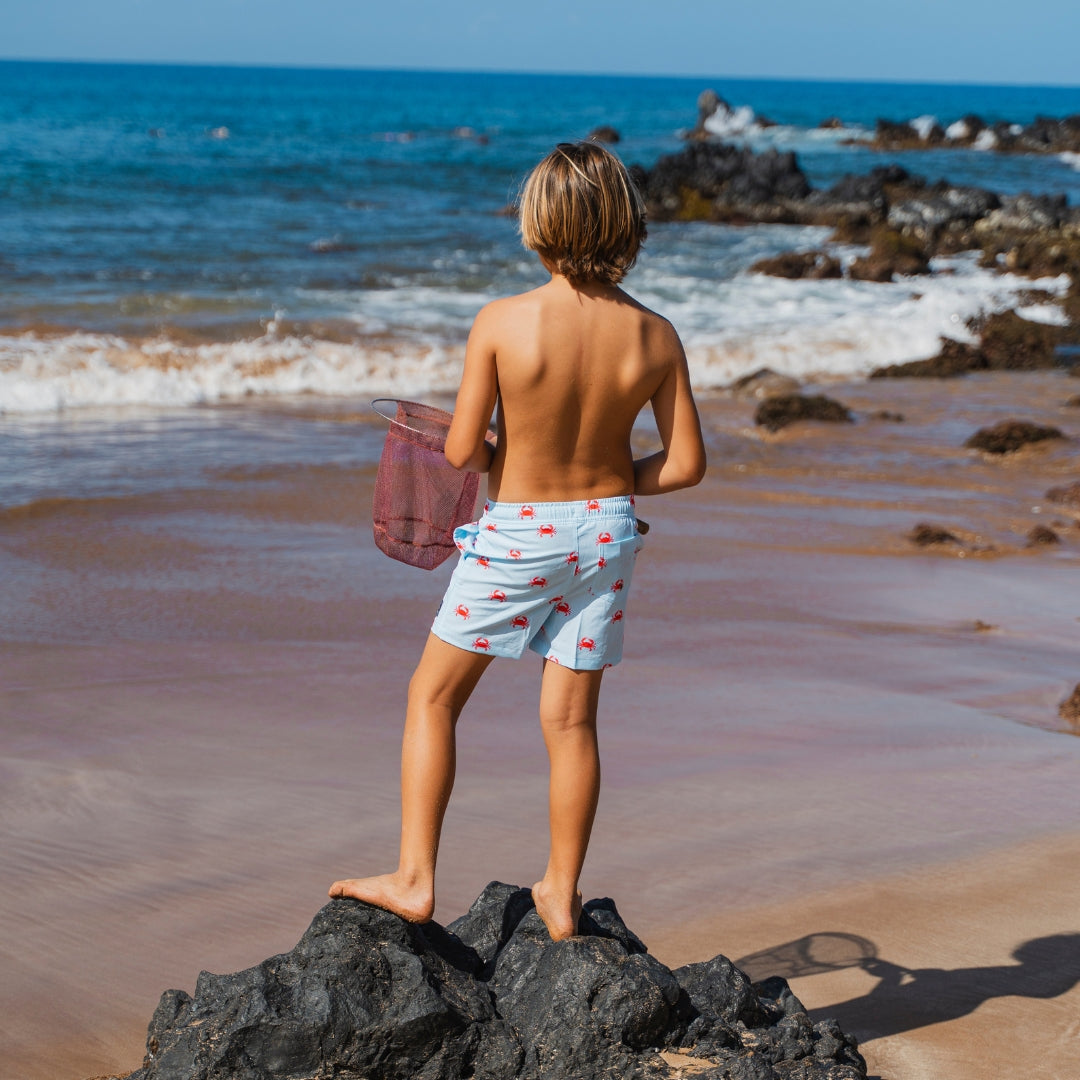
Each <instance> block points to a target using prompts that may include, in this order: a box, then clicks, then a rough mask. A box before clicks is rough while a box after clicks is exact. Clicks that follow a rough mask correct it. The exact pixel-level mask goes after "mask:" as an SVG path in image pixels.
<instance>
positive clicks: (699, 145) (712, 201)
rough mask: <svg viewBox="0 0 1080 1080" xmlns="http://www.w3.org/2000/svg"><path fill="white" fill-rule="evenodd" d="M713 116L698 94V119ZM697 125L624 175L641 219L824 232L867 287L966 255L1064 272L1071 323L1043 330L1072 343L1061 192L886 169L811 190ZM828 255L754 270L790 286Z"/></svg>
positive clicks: (1071, 246)
mask: <svg viewBox="0 0 1080 1080" xmlns="http://www.w3.org/2000/svg"><path fill="white" fill-rule="evenodd" d="M712 107H713V103H712V100H711V99H709V100H705V99H704V96H703V102H702V106H701V108H702V116H704V115H705V112H706V110H707V109H708V108H712ZM709 115H714V114H712V113H710V114H709ZM699 119H700V118H699ZM1061 123H1062V124H1065V123H1066V122H1065V121H1062V122H1061ZM703 124H704V121H703V120H701V121H700V122H699V128H698V129H695V130H696V133H697V136H698V137H697V138H696V139H695V140H694V141H692V142H690V143H689V144H688V145H687V146H685V147H684V148H683V149H682V150H681V151H680V152H679V153H676V154H668V155H665V156H664V157H661V158H660V159H659V160H658V161H657V162H656V164H655V165H654V166H653V167H652V168H651V169H646V168H643V167H642V166H640V165H635V166H632V168H631V170H630V171H631V175H632V176H633V178H634V182H635V183H636V184H637V186H638V188H639V189H640V190H641V192H642V194H643V196H644V198H645V201H646V203H647V206H648V211H649V216H650V219H651V220H652V221H657V222H661V221H713V222H719V223H728V224H750V223H761V224H795V225H825V226H830V227H832V228H833V230H834V233H833V239H834V240H836V241H840V242H845V243H855V244H871V245H872V246H873V250H872V251H871V252H870V254H869V255H867V256H865V257H863V258H860V259H857V260H856V261H855V263H854V264H853V265H852V267H851V268H850V270H849V273H850V274H851V276H853V277H857V278H861V279H863V280H869V281H888V280H892V279H893V278H894V277H895V276H896V275H898V274H900V275H909V274H915V273H926V272H929V271H930V269H931V267H930V264H929V260H930V259H931V258H932V257H933V256H935V255H954V254H956V253H958V252H961V251H971V250H979V251H981V252H982V254H981V259H980V261H981V263H982V265H983V266H986V267H990V268H996V269H1001V270H1008V271H1010V272H1014V273H1018V274H1024V275H1026V276H1028V277H1032V278H1041V277H1052V276H1057V275H1061V274H1064V275H1068V276H1069V277H1070V278H1071V288H1070V289H1069V292H1068V294H1067V295H1066V296H1065V297H1064V298H1063V299H1062V300H1061V301H1060V306H1061V309H1062V311H1063V313H1064V315H1065V316H1066V318H1067V319H1068V320H1069V323H1070V326H1069V327H1064V328H1061V327H1049V328H1045V329H1044V333H1048V334H1052V335H1055V340H1056V341H1057V342H1058V343H1070V342H1071V343H1073V344H1080V207H1070V206H1069V205H1068V203H1067V200H1066V199H1065V196H1064V195H1038V196H1036V195H1029V194H1019V195H1010V196H1000V195H998V194H997V193H995V192H993V191H988V190H986V189H984V188H978V187H970V186H958V185H954V184H950V183H948V182H947V181H944V180H941V181H938V182H936V183H930V182H928V181H927V180H926V179H925V178H923V177H920V176H916V175H914V174H912V173H910V172H908V170H907V169H905V168H903V167H902V166H900V165H897V164H887V165H882V166H879V167H877V168H874V169H871V170H870V172H868V173H866V174H863V175H855V174H849V175H847V176H844V177H842V178H841V179H840V180H838V181H837V182H836V183H835V184H833V185H832V186H831V187H829V188H823V189H814V188H812V187H811V185H810V182H809V180H808V179H807V177H806V175H805V173H804V172H803V170H802V168H801V167H800V165H799V162H798V158H797V157H796V155H795V154H794V153H790V152H789V153H781V152H779V151H777V150H775V149H770V150H766V151H764V152H762V153H754V152H753V151H752V150H751V149H750V148H749V147H746V146H736V145H732V144H729V143H725V142H721V141H717V140H716V139H714V138H710V136H709V131H708V128H707V127H704V126H702V125H703ZM902 126H904V127H907V125H902ZM909 130H911V131H912V133H913V134H916V133H914V130H913V129H909ZM888 249H891V250H888ZM829 258H832V256H829V255H828V253H824V252H813V253H811V252H798V253H794V254H792V255H790V256H778V257H776V258H774V259H772V260H770V261H769V263H768V264H767V265H759V266H758V267H757V268H756V269H758V270H759V271H760V272H763V273H776V274H779V275H780V276H783V277H796V276H812V275H813V274H814V273H820V272H822V271H823V270H824V268H826V267H827V268H828V274H829V276H834V275H835V268H834V267H833V266H832V264H831V263H828V262H827V261H826V260H827V259H829Z"/></svg>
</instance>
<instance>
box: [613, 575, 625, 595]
mask: <svg viewBox="0 0 1080 1080" xmlns="http://www.w3.org/2000/svg"><path fill="white" fill-rule="evenodd" d="M622 587H623V583H622V578H619V580H618V581H616V582H615V584H614V585H612V586H611V591H612V592H622Z"/></svg>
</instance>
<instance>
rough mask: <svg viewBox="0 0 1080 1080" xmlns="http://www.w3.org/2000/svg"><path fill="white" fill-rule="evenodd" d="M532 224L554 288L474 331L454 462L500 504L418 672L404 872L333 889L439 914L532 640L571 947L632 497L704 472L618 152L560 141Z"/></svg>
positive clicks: (422, 915) (553, 888)
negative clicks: (461, 736)
mask: <svg viewBox="0 0 1080 1080" xmlns="http://www.w3.org/2000/svg"><path fill="white" fill-rule="evenodd" d="M521 236H522V241H523V243H524V244H525V246H526V247H527V248H529V249H531V250H533V251H535V252H536V253H537V254H538V255H539V257H540V261H541V262H542V263H543V265H544V268H545V269H546V270H547V271H548V272H549V273H550V274H551V281H550V282H548V283H547V284H546V285H543V286H541V287H540V288H538V289H534V290H533V291H531V292H527V293H523V294H522V295H520V296H512V297H508V298H506V299H504V300H496V301H495V302H493V303H491V304H488V305H487V307H485V308H484V309H483V310H482V311H481V312H480V314H479V315H478V316H477V318H476V322H475V323H474V325H473V328H472V332H471V333H470V335H469V342H468V346H467V347H466V351H465V370H464V374H463V376H462V380H461V388H460V390H459V391H458V396H457V405H456V407H455V412H454V419H453V423H452V425H451V427H450V431H449V434H448V436H447V440H446V457H447V460H448V461H449V462H450V463H451V464H452V465H454V466H455V467H456V468H459V469H468V470H471V471H476V472H487V473H488V474H489V479H488V496H489V501H488V503H487V504H486V505H485V508H484V515H483V516H482V517H481V518H480V520H479V521H478V522H475V523H473V524H471V525H466V526H463V527H462V528H460V529H458V530H457V533H456V534H455V537H456V540H457V542H458V546H459V547H460V548H461V556H460V559H459V562H458V565H457V568H456V569H455V571H454V575H453V577H452V579H451V582H450V586H449V588H448V589H447V592H446V596H445V597H444V599H443V602H442V607H441V608H440V610H439V614H438V615H437V617H436V619H435V623H434V625H433V627H432V632H431V634H430V636H429V637H428V641H427V645H426V647H425V649H424V652H423V655H422V656H421V658H420V663H419V665H418V667H417V669H416V672H415V673H414V675H413V677H412V680H411V682H410V683H409V698H408V708H407V712H406V718H405V735H404V740H403V745H402V753H401V851H400V858H399V862H398V868H397V869H396V870H395V871H394V872H393V873H391V874H385V875H382V876H380V877H369V878H352V879H348V880H345V881H337V882H335V883H334V884H333V886H331V888H330V895H331V896H351V897H355V898H356V899H358V900H364V901H367V902H368V903H370V904H374V905H376V906H378V907H381V908H385V909H387V910H389V911H392V912H395V913H396V914H398V915H400V916H402V917H403V918H405V919H408V920H410V921H412V922H427V921H428V920H429V919H431V917H432V914H433V912H434V909H435V859H436V854H437V852H438V846H439V834H440V830H441V827H442V821H443V814H444V812H445V810H446V805H447V802H448V800H449V798H450V791H451V788H452V787H453V783H454V766H455V740H454V733H455V726H456V724H457V719H458V716H459V715H460V714H461V710H462V709H463V708H464V706H465V703H466V701H468V699H469V695H470V694H471V693H472V691H473V689H474V687H475V686H476V685H477V683H478V682H479V680H480V677H481V675H483V673H484V671H485V670H486V669H487V666H488V665H489V664H490V663H491V662H492V660H493V659H494V657H495V656H503V657H513V658H517V657H520V656H521V655H522V654H523V653H524V651H525V650H526V649H531V650H532V651H534V652H537V653H539V655H540V656H541V657H542V658H543V672H542V680H541V688H540V724H541V728H542V730H543V735H544V741H545V744H546V746H547V751H548V757H549V761H550V766H551V774H550V787H549V799H550V808H549V818H550V829H551V848H550V854H549V857H548V863H547V869H546V870H545V872H544V876H543V877H542V878H541V879H540V881H538V882H537V883H536V884H535V885H533V887H532V895H533V900H534V902H535V904H536V910H537V912H538V913H539V915H540V917H541V918H542V919H543V921H544V924H545V925H546V926H547V929H548V932H549V933H550V935H551V937H552V939H553V940H555V941H558V940H561V939H562V938H567V937H570V936H572V935H573V934H574V933H575V932H576V930H577V922H578V918H579V916H580V914H581V894H580V893H579V892H578V877H579V875H580V873H581V868H582V864H583V863H584V860H585V852H586V848H587V847H588V843H589V834H590V832H591V830H592V823H593V816H594V814H595V811H596V804H597V798H598V795H599V790H600V760H599V756H598V753H597V743H596V709H597V701H598V698H599V694H600V682H601V679H602V677H603V673H604V670H605V668H607V667H610V666H611V665H612V664H615V663H618V661H619V660H620V659H621V656H622V635H623V628H624V626H625V624H626V617H625V610H626V599H627V595H628V593H629V589H630V582H631V575H632V571H633V565H634V561H635V559H636V556H637V552H638V550H640V547H641V542H642V541H641V536H640V534H639V533H638V531H637V522H636V518H635V515H634V497H635V496H641V495H659V494H662V493H663V492H667V491H674V490H676V489H677V488H683V487H690V486H692V485H694V484H697V483H699V482H700V480H701V479H702V477H703V475H704V473H705V448H704V444H703V441H702V436H701V426H700V423H699V420H698V414H697V409H696V407H695V405H694V398H693V395H692V393H691V390H690V378H689V374H688V371H687V365H686V357H685V354H684V353H683V348H682V344H681V343H680V341H679V338H678V335H677V334H676V333H675V331H674V329H673V328H672V327H671V325H670V323H668V322H667V321H666V320H665V319H663V318H661V317H660V316H659V315H656V314H655V313H653V312H651V311H649V310H648V309H647V308H645V307H643V306H642V305H641V304H639V303H638V302H637V301H636V300H634V299H632V298H631V297H630V296H628V295H627V294H626V293H624V292H623V291H622V290H621V289H620V288H619V287H618V283H619V282H620V281H621V280H622V278H623V276H624V275H625V274H626V272H627V271H628V270H629V269H630V267H631V266H633V264H634V261H635V259H636V257H637V253H638V249H639V247H640V246H641V243H642V241H643V240H644V238H645V210H644V206H643V203H642V201H641V198H640V196H639V195H638V193H637V191H636V189H635V188H634V186H633V183H632V182H631V181H630V178H629V176H628V175H627V173H626V170H625V169H624V168H623V166H622V164H621V163H620V162H619V160H618V159H617V158H616V157H615V156H614V155H612V154H611V153H609V152H608V151H607V150H605V149H603V148H602V147H600V146H598V145H597V144H595V143H574V144H571V143H562V144H560V145H559V146H557V147H556V148H555V149H554V150H553V151H552V152H551V153H550V154H549V155H548V156H547V157H545V158H544V160H543V161H541V162H540V164H539V165H537V167H536V168H535V169H534V170H533V172H532V174H531V175H530V176H529V179H528V180H527V182H526V184H525V187H524V190H523V193H522V199H521ZM647 404H651V406H652V410H653V414H654V416H655V420H656V426H657V429H658V431H659V434H660V439H661V443H662V446H663V449H662V450H660V451H658V452H657V453H655V454H651V455H650V456H648V457H645V458H641V459H639V460H637V461H635V460H633V458H632V456H631V452H630V434H631V429H632V427H633V424H634V420H635V419H636V417H637V415H638V413H639V412H640V411H641V410H642V409H643V408H644V407H645V405H647ZM496 406H498V409H497V413H496V415H497V438H496V441H495V443H494V445H493V444H492V443H491V442H489V441H488V440H487V437H486V436H487V431H488V423H489V421H490V419H491V415H492V412H493V411H495V410H496Z"/></svg>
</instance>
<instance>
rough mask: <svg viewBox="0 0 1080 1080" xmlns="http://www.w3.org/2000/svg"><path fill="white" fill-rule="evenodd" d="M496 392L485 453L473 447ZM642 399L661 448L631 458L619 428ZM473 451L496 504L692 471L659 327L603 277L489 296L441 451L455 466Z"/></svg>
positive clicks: (650, 487)
mask: <svg viewBox="0 0 1080 1080" xmlns="http://www.w3.org/2000/svg"><path fill="white" fill-rule="evenodd" d="M496 397H497V398H498V401H499V411H498V438H497V441H496V447H495V450H494V454H493V456H490V451H485V450H484V449H482V448H481V444H482V442H483V438H484V432H485V429H486V426H487V423H488V420H489V418H490V417H491V413H492V409H493V407H494V405H495V401H496ZM650 401H651V402H652V403H653V409H654V412H655V415H656V421H657V427H658V429H659V431H660V435H661V439H662V441H663V443H664V446H665V451H662V452H661V453H660V454H659V455H653V456H652V457H651V458H646V459H644V460H643V461H639V462H638V463H637V465H636V466H635V462H634V460H633V457H632V454H631V448H630V434H631V430H632V428H633V425H634V420H635V419H636V417H637V415H638V413H639V412H640V411H641V409H642V408H643V407H644V406H645V405H646V404H648V403H649V402H650ZM680 413H682V414H683V415H682V416H681V417H680ZM680 421H681V422H680ZM485 453H487V454H488V455H489V456H490V477H489V484H488V492H489V496H490V497H491V498H492V499H494V500H500V501H504V502H519V501H520V502H526V501H528V502H556V501H564V500H570V499H579V498H603V497H606V496H612V495H630V494H654V493H658V492H660V491H664V490H669V488H670V487H675V486H685V481H686V475H685V474H686V472H687V470H689V471H694V470H695V468H696V466H695V464H694V463H695V462H696V461H698V460H700V461H701V463H702V466H701V467H702V468H703V463H704V453H703V448H702V447H701V442H700V428H699V426H698V422H697V413H696V410H695V408H694V404H693V398H692V396H691V394H690V389H689V376H688V373H687V371H686V358H685V355H684V353H683V349H682V345H681V343H680V342H679V338H678V335H677V334H676V333H675V331H674V329H673V328H672V326H671V324H670V323H668V322H667V320H666V319H663V318H661V317H660V316H659V315H656V314H655V313H654V312H652V311H649V310H648V308H646V307H644V306H643V305H641V304H639V303H638V302H637V301H636V300H634V299H633V298H632V297H630V296H628V295H627V294H626V293H624V292H623V291H622V290H621V289H620V288H618V287H617V286H615V285H607V284H603V283H593V284H589V285H582V284H580V283H578V284H572V283H571V282H569V281H568V280H567V279H566V278H565V277H562V276H561V275H558V274H554V275H553V277H552V280H551V281H550V282H549V283H548V284H547V285H544V286H541V287H540V288H538V289H534V290H532V291H531V292H527V293H523V294H521V295H519V296H512V297H508V298H506V299H503V300H497V301H495V302H494V303H491V304H489V305H488V306H487V307H485V308H484V309H483V311H482V312H481V313H480V315H479V316H478V317H477V319H476V322H475V324H474V326H473V330H472V333H471V334H470V337H469V344H468V348H467V350H466V360H465V373H464V377H463V380H462V387H461V391H460V393H459V395H458V402H457V407H456V410H455V420H454V428H452V429H451V435H450V439H449V440H448V442H447V457H448V458H450V459H451V461H452V462H453V463H454V464H457V465H459V467H461V466H465V467H470V466H471V467H473V468H477V467H479V468H483V467H484V464H485V463H484V462H483V461H482V460H479V461H478V460H477V456H478V455H479V457H480V458H482V457H483V456H484V454H485ZM672 458H674V459H675V460H674V461H672ZM676 473H678V476H676V475H675V474H676ZM665 481H667V482H666V483H665ZM676 481H677V482H676Z"/></svg>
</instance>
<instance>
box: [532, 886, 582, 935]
mask: <svg viewBox="0 0 1080 1080" xmlns="http://www.w3.org/2000/svg"><path fill="white" fill-rule="evenodd" d="M532 898H533V904H534V905H535V906H536V914H537V915H539V916H540V918H541V919H543V921H544V925H545V926H546V927H547V931H548V933H549V934H550V935H551V940H552V941H564V940H565V939H566V938H568V937H573V936H574V935H575V934H576V933H577V932H578V920H579V919H580V918H581V893H580V892H577V891H576V890H575V892H574V894H573V896H572V898H571V899H570V900H569V901H568V900H567V898H566V897H565V896H562V897H560V896H558V895H556V894H555V893H554V892H553V891H552V890H551V889H550V888H549V887H548V886H547V885H545V884H544V882H543V881H538V882H537V883H536V884H535V885H534V886H533V887H532Z"/></svg>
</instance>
